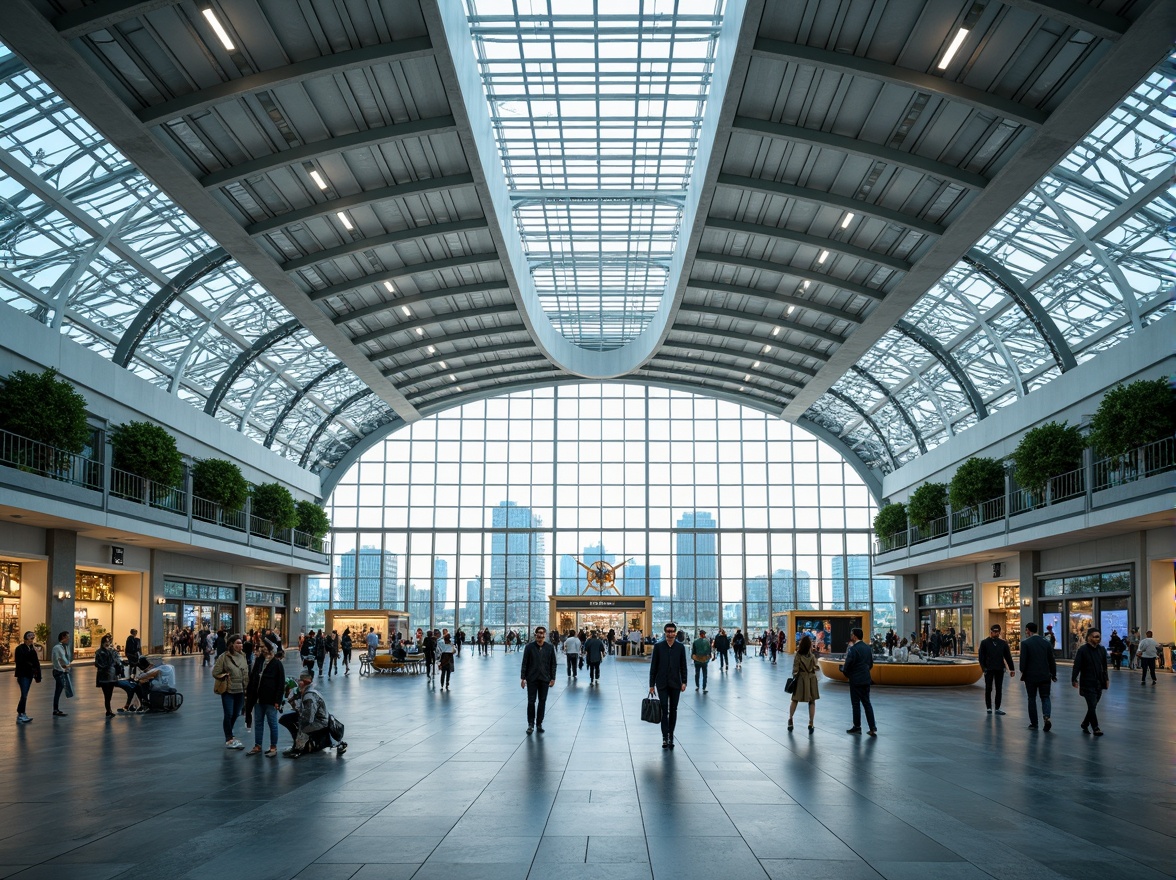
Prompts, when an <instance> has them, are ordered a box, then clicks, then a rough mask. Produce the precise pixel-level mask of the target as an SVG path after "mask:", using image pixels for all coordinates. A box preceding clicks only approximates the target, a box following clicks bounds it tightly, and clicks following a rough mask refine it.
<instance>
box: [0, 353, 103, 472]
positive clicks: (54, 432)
mask: <svg viewBox="0 0 1176 880" xmlns="http://www.w3.org/2000/svg"><path fill="white" fill-rule="evenodd" d="M0 428H2V429H3V430H5V431H11V432H12V433H13V434H19V435H20V436H22V437H27V438H28V439H29V440H35V441H36V442H37V443H44V444H45V445H47V446H52V447H54V448H55V449H60V450H61V451H62V452H65V453H78V452H81V451H82V449H84V448H85V446H86V443H87V442H88V441H89V439H90V427H89V425H87V424H86V398H84V397H82V395H81V394H79V393H78V392H77V391H76V390H75V389H74V387H73V385H71V384H70V383H69V382H66V381H65V380H64V379H58V378H57V371H56V370H53V369H48V370H45V371H44V372H42V373H28V372H25V371H24V370H17V371H16V372H14V373H13V374H12V375H10V376H5V377H4V378H0ZM19 454H20V457H21V459H22V460H21V461H20V462H19V463H20V464H21V465H24V466H26V467H29V468H33V469H36V470H38V471H59V470H62V469H63V468H65V467H67V466H68V464H67V462H66V461H65V458H66V457H65V456H64V455H63V456H57V455H54V454H53V453H52V452H51V451H49V450H31V449H30V450H27V452H26V451H22V452H20V453H19ZM25 459H27V460H25Z"/></svg>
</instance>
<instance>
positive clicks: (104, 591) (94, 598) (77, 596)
mask: <svg viewBox="0 0 1176 880" xmlns="http://www.w3.org/2000/svg"><path fill="white" fill-rule="evenodd" d="M114 602H115V592H114V575H112V574H106V573H105V572H101V571H84V570H81V569H79V570H78V571H77V573H76V574H75V575H74V632H73V652H74V656H75V657H93V656H94V652H95V651H97V650H98V646H99V644H100V643H101V642H102V637H103V636H104V635H106V633H108V632H111V631H112V630H113V627H114Z"/></svg>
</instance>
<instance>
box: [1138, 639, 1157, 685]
mask: <svg viewBox="0 0 1176 880" xmlns="http://www.w3.org/2000/svg"><path fill="white" fill-rule="evenodd" d="M1159 651H1160V643H1159V642H1157V641H1156V640H1155V639H1154V638H1152V631H1151V630H1150V629H1149V630H1148V631H1147V638H1145V639H1142V640H1140V642H1139V649H1138V650H1137V651H1136V653H1135V656H1137V657H1138V658H1139V668H1140V669H1142V670H1143V676H1142V677H1141V678H1140V679H1139V683H1140V684H1141V685H1145V684H1147V673H1148V670H1150V671H1151V680H1152V684H1155V683H1156V654H1158V653H1159Z"/></svg>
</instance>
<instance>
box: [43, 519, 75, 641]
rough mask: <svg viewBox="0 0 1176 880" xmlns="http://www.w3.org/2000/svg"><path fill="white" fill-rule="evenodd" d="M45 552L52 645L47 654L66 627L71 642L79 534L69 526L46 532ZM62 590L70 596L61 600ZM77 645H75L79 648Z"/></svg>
mask: <svg viewBox="0 0 1176 880" xmlns="http://www.w3.org/2000/svg"><path fill="white" fill-rule="evenodd" d="M45 555H46V556H48V557H49V570H48V575H47V577H46V591H45V592H46V595H45V603H46V606H47V607H46V609H45V621H46V622H47V623H48V624H49V644H48V645H46V646H45V650H46V653H48V652H49V651H51V650H52V649H53V646H54V645H56V644H57V634H58V633H59V632H62V631H63V630H66V631H68V632H69V634H70V639H71V645H72V639H73V629H74V589H75V586H76V583H77V564H78V533H77V532H71V531H67V530H66V529H48V530H46V532H45ZM58 593H67V594H68V598H65V599H58V598H57V594H58ZM76 647H77V646H76V645H73V648H75V649H76Z"/></svg>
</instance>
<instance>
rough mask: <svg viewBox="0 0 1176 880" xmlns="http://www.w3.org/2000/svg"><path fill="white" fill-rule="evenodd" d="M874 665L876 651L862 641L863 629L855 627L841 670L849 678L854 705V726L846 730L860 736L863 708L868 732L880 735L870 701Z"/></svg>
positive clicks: (850, 698)
mask: <svg viewBox="0 0 1176 880" xmlns="http://www.w3.org/2000/svg"><path fill="white" fill-rule="evenodd" d="M873 666H874V652H873V651H871V650H870V646H869V645H867V644H866V643H865V642H863V641H862V631H861V630H860V629H858V628H857V627H854V628H853V629H852V630H851V631H850V634H849V650H847V651H846V652H845V662H844V663H843V664H842V665H841V671H842V672H844V673H845V677H846V678H848V679H849V702H850V705H851V706H852V707H853V727H851V728H849V730H847V731H845V732H846V733H852V734H855V735H858V736H860V735H861V732H862V709H863V708H864V709H865V710H866V724H867V725H869V730H867V733H869V734H870V736H877V735H878V728H877V726H876V725H875V724H874V706H873V704H872V703H871V702H870V684H871V681H872V680H871V678H870V670H871V669H872V668H873Z"/></svg>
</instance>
